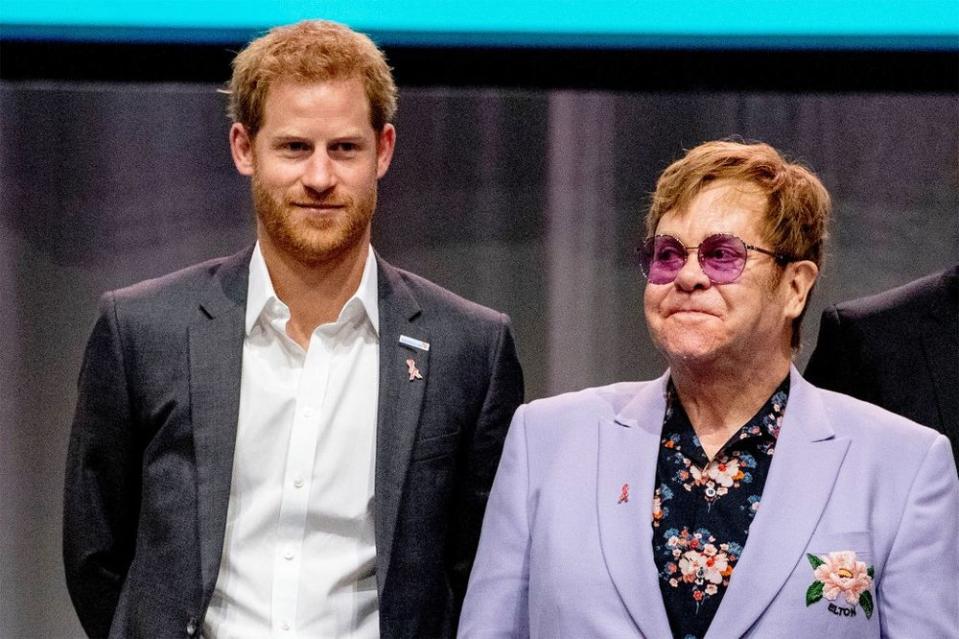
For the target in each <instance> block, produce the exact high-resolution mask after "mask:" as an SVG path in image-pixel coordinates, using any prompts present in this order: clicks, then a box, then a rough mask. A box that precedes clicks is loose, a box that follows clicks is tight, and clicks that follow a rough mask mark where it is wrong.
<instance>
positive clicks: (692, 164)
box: [646, 140, 832, 348]
mask: <svg viewBox="0 0 959 639" xmlns="http://www.w3.org/2000/svg"><path fill="white" fill-rule="evenodd" d="M717 180H735V181H738V182H743V183H746V184H748V185H750V186H752V187H753V188H755V189H756V190H757V191H758V192H759V193H760V194H762V195H763V196H765V198H766V202H767V206H766V211H765V214H764V216H763V223H762V229H761V231H762V235H763V238H764V239H765V240H766V241H767V242H769V244H770V246H769V248H770V249H771V250H772V251H773V252H775V253H777V254H780V255H784V256H787V257H788V259H789V260H791V261H795V260H809V261H811V262H813V263H815V264H816V266H817V267H821V266H822V262H823V258H824V245H825V240H826V235H827V233H826V224H827V222H828V220H829V217H830V214H831V211H832V203H831V200H830V197H829V193H828V192H827V191H826V187H824V186H823V185H822V182H820V181H819V178H817V177H816V176H815V174H813V172H812V171H811V170H810V169H808V168H807V167H805V166H803V165H802V164H799V163H798V162H791V161H788V160H786V159H785V158H784V157H783V156H782V155H781V154H780V153H779V152H778V151H777V150H776V149H774V148H773V147H771V146H769V145H768V144H763V143H761V142H743V141H738V140H716V141H713V142H706V143H704V144H701V145H699V146H697V147H695V148H693V149H690V150H689V151H687V152H686V154H685V155H684V156H683V157H682V158H681V159H679V160H677V161H676V162H673V163H672V164H670V165H669V167H667V168H666V170H665V171H663V173H662V175H660V176H659V180H658V181H657V182H656V191H655V192H654V193H653V199H652V204H651V205H650V208H649V213H648V214H647V215H646V233H647V235H649V236H651V235H653V234H655V233H656V227H657V226H658V225H659V221H660V220H661V219H662V217H663V215H665V214H666V213H668V212H670V211H682V210H683V209H685V208H686V207H687V206H689V203H690V202H691V201H692V199H693V198H694V197H696V195H697V194H698V193H699V192H700V191H702V190H703V188H705V187H706V186H707V185H708V184H710V183H711V182H715V181H717ZM808 305H809V300H808V298H807V300H806V306H807V307H808ZM805 313H806V309H805V308H804V309H803V312H802V313H801V314H800V315H799V317H797V318H796V319H795V320H794V321H793V332H792V346H793V348H798V347H799V329H800V324H801V323H802V318H803V316H804V315H805Z"/></svg>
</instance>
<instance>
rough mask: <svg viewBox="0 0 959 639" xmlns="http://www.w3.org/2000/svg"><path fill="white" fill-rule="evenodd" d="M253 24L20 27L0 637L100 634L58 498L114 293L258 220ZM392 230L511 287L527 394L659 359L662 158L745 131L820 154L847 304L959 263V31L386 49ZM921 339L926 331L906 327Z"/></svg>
mask: <svg viewBox="0 0 959 639" xmlns="http://www.w3.org/2000/svg"><path fill="white" fill-rule="evenodd" d="M240 46H241V45H240V44H237V45H236V46H201V45H191V46H188V45H177V46H158V45H108V44H83V43H69V44H67V43H50V42H30V41H19V42H2V41H0V71H2V74H0V75H2V79H0V189H2V190H0V220H2V227H0V262H2V266H0V339H2V348H0V393H2V394H0V397H2V404H0V500H2V503H0V518H2V521H0V544H2V555H0V557H2V559H0V636H2V637H4V638H7V637H10V638H17V637H28V638H32V637H50V638H58V637H79V636H81V632H80V629H79V625H78V623H77V622H76V619H75V616H74V614H73V612H72V609H71V607H70V603H69V600H68V598H67V594H66V589H65V586H64V585H63V574H62V573H63V570H62V567H61V562H60V506H61V493H62V481H63V463H64V458H65V452H66V444H67V438H68V432H69V424H70V419H71V416H72V411H73V405H74V402H75V399H76V390H75V383H76V376H77V372H78V369H79V364H80V357H81V355H82V350H83V346H84V343H85V340H86V337H87V333H88V331H89V329H90V327H91V325H92V321H93V319H94V313H95V305H96V300H97V298H98V296H99V295H100V294H101V293H102V292H103V291H105V290H107V289H111V288H116V287H118V286H124V285H126V284H130V283H133V282H136V281H139V280H141V279H144V278H148V277H154V276H157V275H160V274H163V273H166V272H169V271H171V270H174V269H177V268H180V267H183V266H186V265H188V264H191V263H193V262H197V261H200V260H202V259H205V258H208V257H211V256H215V255H223V254H228V253H231V252H234V251H236V250H239V249H240V248H243V247H244V246H246V245H248V244H249V243H250V242H251V241H252V238H253V226H252V222H251V220H252V212H251V207H250V198H249V192H248V184H247V182H246V180H245V179H244V178H241V177H240V176H239V175H237V174H236V172H235V170H234V169H233V165H232V162H231V160H230V156H229V151H228V147H227V130H228V121H227V119H226V117H225V115H224V105H225V99H224V97H223V96H222V95H221V94H218V93H217V89H218V88H219V87H220V86H222V83H223V82H224V81H225V80H226V79H227V78H228V76H229V60H230V59H231V57H232V53H231V50H233V51H235V50H237V49H238V48H240ZM387 52H388V55H389V57H390V60H391V63H392V64H393V66H394V67H395V68H396V74H397V79H398V82H399V84H400V92H401V95H400V109H399V114H398V121H397V129H398V132H399V136H398V145H397V152H396V156H395V158H394V161H393V167H392V169H391V171H390V173H389V174H388V175H387V176H386V178H385V179H384V180H383V182H382V184H381V191H380V206H379V210H378V212H377V215H376V219H375V222H374V224H375V232H374V246H375V247H376V248H377V250H378V251H380V253H381V254H382V255H383V256H384V257H386V258H387V259H388V260H390V261H391V262H393V263H394V264H396V265H398V266H401V267H404V268H408V269H410V270H413V271H415V272H417V273H420V274H421V275H424V276H426V277H429V278H431V279H433V280H435V281H437V282H438V283H440V284H442V285H444V286H446V287H447V288H450V289H452V290H453V291H455V292H457V293H460V294H462V295H464V296H466V297H469V298H472V299H475V300H477V301H479V302H482V303H484V304H487V305H490V306H493V307H495V308H498V309H500V310H503V311H505V312H507V313H509V314H510V315H511V316H512V317H513V321H514V325H515V328H516V334H517V338H518V342H519V349H520V356H521V359H522V362H523V365H524V369H525V372H526V377H527V388H528V391H527V399H533V398H536V397H542V396H544V395H548V394H553V393H557V392H561V391H565V390H570V389H574V388H579V387H583V386H587V385H596V384H603V383H607V382H611V381H614V380H623V379H642V378H649V377H652V376H654V375H657V374H659V373H660V372H661V370H662V367H663V363H662V360H661V359H660V358H659V356H658V355H657V354H656V353H655V352H654V351H653V350H652V348H651V346H650V343H649V338H648V336H647V334H646V329H645V326H644V321H643V317H642V303H641V302H642V289H643V281H642V277H641V276H640V274H639V271H638V269H637V267H636V263H635V258H634V247H635V246H636V244H637V240H638V239H639V238H640V237H641V236H642V218H643V215H644V214H645V206H646V204H647V202H648V195H649V193H650V192H651V191H652V189H653V187H654V183H655V179H656V176H657V175H658V173H659V172H660V171H661V170H662V169H663V168H665V166H666V165H667V164H668V163H669V162H670V161H672V160H674V159H676V158H678V157H679V156H680V155H681V153H682V150H683V149H684V148H689V147H692V146H694V145H696V144H698V143H700V142H702V141H705V140H709V139H714V138H719V137H724V136H729V135H740V136H743V137H746V138H756V139H760V140H763V141H765V142H769V143H770V144H772V145H774V146H776V147H777V148H779V149H781V150H783V151H785V152H787V153H788V154H790V155H791V156H792V157H794V158H798V159H801V160H803V161H805V162H806V163H808V164H809V165H810V166H811V167H813V168H814V169H815V170H816V171H817V173H818V174H819V175H820V176H821V178H822V179H823V181H824V183H825V184H826V186H827V188H828V189H829V190H830V191H831V193H832V194H833V196H834V201H835V218H834V220H833V223H832V226H831V240H830V244H829V250H828V257H827V260H828V261H827V264H826V266H825V269H824V271H823V276H822V279H821V281H820V283H819V285H818V287H817V290H816V292H815V295H814V298H813V302H812V306H811V308H810V311H809V314H808V319H807V321H806V324H805V329H804V340H803V341H804V346H803V350H802V352H801V353H800V355H799V356H798V358H797V361H798V363H799V365H800V366H803V365H804V364H805V361H806V359H807V358H808V355H809V352H810V351H811V349H812V346H813V345H814V341H815V335H816V330H817V324H818V318H819V313H820V311H821V310H822V308H823V307H824V306H825V305H826V304H827V303H833V302H837V301H840V300H845V299H850V298H853V297H857V296H861V295H865V294H869V293H873V292H877V291H880V290H884V289H887V288H890V287H893V286H897V285H899V284H903V283H905V282H907V281H910V280H912V279H915V278H917V277H920V276H921V275H924V274H926V273H930V272H933V271H937V270H942V269H944V268H946V267H947V266H950V265H951V264H954V263H956V262H957V261H959V242H957V239H959V215H957V211H959V101H957V97H959V54H957V53H955V52H950V51H945V52H944V51H941V50H940V51H802V50H778V51H761V50H755V51H751V50H743V49H738V50H729V51H723V50H669V51H662V50H616V51H602V50H588V49H583V50H571V49H570V50H561V49H555V50H546V49H417V48H405V49H404V48H393V49H388V51H387ZM910 347H911V345H909V344H903V348H910Z"/></svg>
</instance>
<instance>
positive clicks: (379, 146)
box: [376, 124, 396, 179]
mask: <svg viewBox="0 0 959 639" xmlns="http://www.w3.org/2000/svg"><path fill="white" fill-rule="evenodd" d="M394 148H396V127H394V126H393V125H392V124H384V125H383V130H382V131H380V133H379V135H378V136H377V137H376V177H377V179H379V178H381V177H383V176H384V175H386V171H387V170H388V169H389V168H390V162H391V161H392V160H393V149H394Z"/></svg>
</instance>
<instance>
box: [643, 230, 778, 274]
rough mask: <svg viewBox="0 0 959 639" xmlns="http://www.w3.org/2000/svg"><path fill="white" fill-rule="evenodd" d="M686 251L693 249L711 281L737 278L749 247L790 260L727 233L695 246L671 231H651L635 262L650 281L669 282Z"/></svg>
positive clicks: (677, 272)
mask: <svg viewBox="0 0 959 639" xmlns="http://www.w3.org/2000/svg"><path fill="white" fill-rule="evenodd" d="M690 251H696V252H697V256H698V258H699V266H700V267H701V268H702V269H703V273H705V274H706V277H708V278H709V281H710V282H712V283H713V284H729V283H731V282H735V281H736V280H737V279H739V276H740V275H742V273H743V269H744V268H746V258H747V256H748V255H749V251H758V252H760V253H763V254H764V255H769V256H770V257H773V258H775V260H776V262H778V263H779V264H786V263H788V262H791V261H792V258H791V257H789V256H788V255H782V254H780V253H776V252H774V251H770V250H768V249H764V248H760V247H758V246H753V245H752V244H746V243H745V242H744V241H742V240H741V239H739V238H738V237H736V236H735V235H729V234H728V233H717V234H715V235H710V236H709V237H707V238H706V239H704V240H703V241H702V242H700V244H699V246H690V247H687V246H686V245H685V244H683V243H682V242H680V241H679V240H678V239H676V238H675V237H673V236H672V235H654V236H653V237H650V238H647V239H646V241H645V242H643V244H642V246H640V247H639V258H640V259H639V264H640V267H641V268H642V269H643V275H645V276H646V279H648V280H649V282H650V283H651V284H669V283H670V282H672V281H673V280H675V279H676V276H677V275H679V271H681V270H682V268H683V266H685V264H686V257H687V256H688V255H689V252H690Z"/></svg>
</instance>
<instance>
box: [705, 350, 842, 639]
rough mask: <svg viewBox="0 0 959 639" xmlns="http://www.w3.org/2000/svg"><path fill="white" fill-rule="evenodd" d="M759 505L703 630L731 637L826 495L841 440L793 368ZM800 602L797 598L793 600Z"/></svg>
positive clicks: (775, 579) (785, 574) (764, 602)
mask: <svg viewBox="0 0 959 639" xmlns="http://www.w3.org/2000/svg"><path fill="white" fill-rule="evenodd" d="M791 376H792V377H791V379H790V391H789V402H788V404H787V406H786V414H785V416H784V417H783V425H782V430H781V434H780V435H779V441H778V442H777V444H776V453H775V456H774V458H773V462H772V466H771V467H770V470H769V476H768V478H767V479H766V485H765V487H764V488H763V495H762V501H761V503H760V506H759V512H758V513H757V514H756V518H755V519H754V520H753V522H752V525H750V527H749V537H748V539H747V540H746V545H745V547H744V549H743V555H742V557H740V559H739V562H738V563H737V565H736V567H735V571H734V572H733V576H732V578H731V579H730V583H729V589H728V590H727V591H726V594H725V595H724V596H723V600H722V603H720V605H719V609H718V610H717V612H716V616H715V617H714V618H713V621H712V623H711V624H710V629H711V631H710V632H708V633H707V635H706V636H707V637H716V636H720V635H721V636H724V637H726V636H729V637H739V636H742V635H744V634H745V633H746V631H747V630H748V629H749V628H750V627H751V626H752V625H753V624H754V623H755V621H756V620H757V619H758V618H759V617H760V616H761V615H762V614H763V612H764V611H765V610H766V608H767V607H768V606H769V604H770V602H771V601H772V600H773V598H774V597H775V596H776V593H777V592H779V590H780V588H782V586H783V584H784V583H785V582H786V580H787V579H788V578H789V575H790V574H791V573H792V572H793V570H794V569H795V567H796V564H797V563H798V562H800V561H805V559H804V552H805V549H806V546H807V545H808V543H809V539H810V538H811V537H812V534H813V532H814V531H815V529H816V525H817V524H818V522H819V519H820V516H821V515H822V512H823V510H824V509H825V507H826V504H827V503H828V501H829V497H830V495H831V494H832V489H833V485H834V483H835V481H836V476H837V475H838V473H839V469H840V467H841V465H842V461H843V458H844V457H845V455H846V449H847V447H848V446H849V441H848V440H847V439H837V438H836V437H835V436H834V433H833V431H832V427H831V426H830V425H829V418H828V417H827V415H826V412H825V410H824V409H823V408H822V405H821V403H820V401H819V397H818V396H817V395H816V393H817V391H816V389H815V388H814V387H813V386H811V385H810V384H809V383H808V382H806V381H805V380H803V379H802V377H801V376H800V375H799V373H798V371H797V370H796V369H795V367H794V368H793V369H792V372H791ZM796 605H797V606H801V605H802V602H801V601H799V602H797V603H796Z"/></svg>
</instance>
